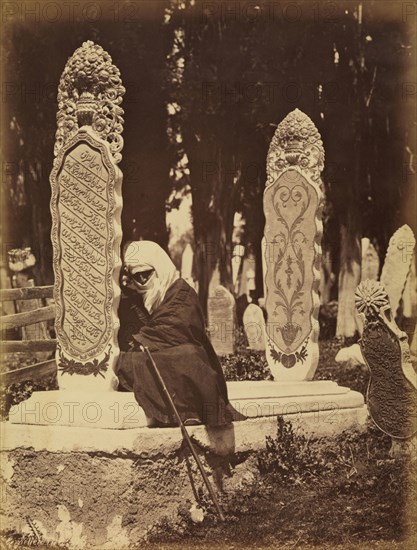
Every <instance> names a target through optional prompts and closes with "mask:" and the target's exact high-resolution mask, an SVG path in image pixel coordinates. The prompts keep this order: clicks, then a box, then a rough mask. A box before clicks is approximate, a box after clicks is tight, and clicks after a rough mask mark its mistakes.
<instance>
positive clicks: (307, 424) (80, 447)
mask: <svg viewBox="0 0 417 550" xmlns="http://www.w3.org/2000/svg"><path fill="white" fill-rule="evenodd" d="M327 413H328V411H323V414H320V411H319V413H318V414H317V412H315V411H314V412H307V413H303V414H302V415H297V414H293V413H288V414H286V415H284V417H285V418H286V419H287V420H291V422H292V423H293V425H294V426H295V427H296V428H299V429H301V430H303V432H304V433H306V434H310V435H314V436H315V437H326V436H334V435H337V434H339V433H341V432H342V431H343V430H345V429H358V430H362V429H364V427H365V424H366V421H367V418H368V413H367V408H366V405H363V406H360V407H354V408H346V409H343V410H342V409H341V410H339V411H338V414H337V415H329V414H327ZM187 431H188V433H189V434H190V436H191V439H192V440H193V441H195V442H197V443H198V444H199V445H201V446H203V447H204V448H206V449H210V451H211V452H213V453H215V454H218V455H224V454H225V452H226V451H227V452H231V439H233V441H234V443H233V445H232V447H233V449H232V452H245V451H248V450H256V449H260V448H263V447H264V445H265V437H266V436H267V435H270V436H275V435H276V431H277V422H276V417H265V418H251V419H248V420H245V421H242V422H233V424H231V425H229V426H226V427H222V428H208V427H206V426H190V427H188V428H187ZM0 432H1V435H2V437H1V443H0V451H11V450H13V449H18V448H22V449H33V450H34V451H35V452H40V451H49V452H53V453H55V452H64V453H71V452H87V453H96V452H102V453H106V454H117V455H118V456H120V457H122V456H124V455H129V456H132V455H139V456H147V457H151V456H153V455H158V454H161V453H163V454H164V455H169V454H170V453H172V452H174V451H175V450H178V448H179V447H180V446H181V444H182V434H181V430H180V429H179V428H148V427H142V428H134V429H131V430H118V431H114V430H111V429H98V430H97V429H94V428H91V427H83V428H79V429H77V430H74V429H73V428H72V427H70V426H56V425H55V426H53V425H48V426H41V425H39V426H34V425H31V426H29V425H23V424H14V425H11V424H10V422H1V423H0Z"/></svg>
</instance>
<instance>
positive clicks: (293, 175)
mask: <svg viewBox="0 0 417 550" xmlns="http://www.w3.org/2000/svg"><path fill="white" fill-rule="evenodd" d="M323 166H324V149H323V144H322V141H321V138H320V134H319V133H318V131H317V129H316V127H315V126H314V124H313V123H312V121H311V120H310V119H309V118H308V117H307V116H306V115H305V114H304V113H302V112H301V111H299V110H298V109H296V110H295V111H293V112H291V113H290V114H289V115H287V117H286V118H285V119H284V120H283V121H282V122H281V123H280V124H279V125H278V128H277V130H276V132H275V135H274V137H273V138H272V141H271V145H270V148H269V152H268V157H267V176H268V178H267V184H266V188H265V192H264V213H265V218H266V224H265V232H264V234H265V263H266V274H265V275H264V276H265V281H266V287H267V294H266V302H265V305H266V310H267V316H268V319H267V335H268V336H267V346H266V355H267V360H268V364H269V366H270V369H271V372H272V374H273V376H274V378H275V379H276V380H280V379H283V380H285V379H287V380H300V381H301V380H309V379H311V378H312V377H313V375H314V372H315V370H316V367H317V363H318V353H319V352H318V334H319V324H318V310H319V305H320V301H319V295H318V286H319V281H320V263H321V236H322V229H323V226H322V219H321V218H322V204H323V188H322V182H321V179H320V173H321V171H322V170H323Z"/></svg>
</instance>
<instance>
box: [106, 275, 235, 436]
mask: <svg viewBox="0 0 417 550" xmlns="http://www.w3.org/2000/svg"><path fill="white" fill-rule="evenodd" d="M119 318H120V330H119V346H120V350H121V354H120V359H119V362H118V366H117V372H116V374H117V376H118V377H119V388H120V389H121V390H125V391H133V392H134V394H135V398H136V400H137V402H138V403H139V405H140V406H141V407H142V408H143V409H144V411H145V414H146V415H147V416H148V417H152V418H154V419H156V420H157V422H159V423H161V424H165V425H166V424H168V425H176V424H177V423H176V420H175V417H174V415H173V414H172V412H171V410H170V408H169V406H168V404H167V402H166V398H164V396H163V392H162V390H161V388H160V385H159V383H158V381H157V380H156V379H155V377H154V375H153V371H152V369H151V367H150V364H149V359H148V358H147V356H146V354H145V353H144V352H142V351H140V349H139V346H140V345H143V346H147V347H148V348H149V351H150V352H151V353H152V356H153V358H154V360H155V363H156V365H157V367H158V369H159V371H160V373H161V375H162V378H163V380H164V382H165V385H166V387H167V389H168V391H169V393H170V394H171V397H172V398H173V400H174V403H175V405H176V407H177V409H178V412H179V414H180V416H181V419H182V420H183V421H186V420H190V419H194V420H198V421H200V422H202V423H203V424H207V425H212V426H217V425H222V424H227V423H229V422H231V421H232V420H233V419H243V418H244V417H243V416H241V415H239V413H237V411H235V410H234V409H233V408H232V407H231V405H230V404H229V401H228V396H227V387H226V382H225V379H224V376H223V371H222V368H221V365H220V362H219V360H218V358H217V355H216V353H215V351H214V349H213V346H212V345H211V343H210V340H209V339H208V337H207V334H206V332H205V327H204V317H203V312H202V310H201V307H200V303H199V301H198V296H197V294H196V292H195V291H194V289H192V288H191V287H190V285H189V284H188V283H187V282H186V281H184V279H178V280H177V281H175V282H174V283H173V284H172V285H171V286H170V288H169V289H168V291H167V292H166V295H165V297H164V300H163V301H162V303H161V304H160V305H159V306H158V307H157V308H156V310H155V311H154V312H153V313H152V314H149V313H148V311H147V310H146V308H145V307H144V305H143V301H142V298H141V296H140V294H138V293H137V292H134V291H133V292H129V294H128V295H126V296H123V297H122V299H121V302H120V307H119Z"/></svg>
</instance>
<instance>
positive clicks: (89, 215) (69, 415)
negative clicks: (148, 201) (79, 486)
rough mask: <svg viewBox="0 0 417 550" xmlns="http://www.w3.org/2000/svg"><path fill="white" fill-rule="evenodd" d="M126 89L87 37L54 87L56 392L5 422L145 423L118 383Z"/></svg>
mask: <svg viewBox="0 0 417 550" xmlns="http://www.w3.org/2000/svg"><path fill="white" fill-rule="evenodd" d="M124 93H125V89H124V87H123V86H122V82H121V79H120V73H119V70H118V69H117V67H115V66H114V65H113V64H112V60H111V57H110V55H109V54H108V53H107V52H105V51H104V50H103V49H102V48H101V47H100V46H98V45H96V44H94V43H93V42H91V41H88V42H84V44H83V45H82V46H81V47H80V48H78V49H77V50H76V51H75V53H74V54H73V56H72V57H71V58H70V59H69V60H68V62H67V64H66V67H65V69H64V72H63V73H62V76H61V81H60V84H59V89H58V114H57V123H58V130H57V132H56V141H55V150H54V152H55V160H54V165H53V169H52V172H51V176H50V181H51V187H52V197H51V213H52V232H51V238H52V244H53V265H54V273H55V285H54V298H55V303H56V319H55V329H56V336H57V352H56V363H57V368H58V372H57V377H58V385H59V390H55V391H44V392H42V391H40V392H34V393H33V394H32V395H31V397H30V398H29V399H28V400H27V401H23V402H22V403H20V404H19V405H18V406H16V407H14V408H12V410H11V411H10V422H12V423H18V424H47V425H50V424H55V425H65V426H73V427H77V426H88V427H92V428H134V427H139V426H146V425H147V419H146V416H145V413H144V411H143V409H142V408H140V407H139V405H138V404H137V402H136V400H135V397H134V395H133V393H132V392H117V393H116V392H113V391H112V390H115V389H116V388H117V383H118V380H117V376H116V375H115V372H114V368H115V366H116V362H117V359H118V356H119V347H118V343H117V333H118V329H119V319H118V315H117V310H118V305H119V298H120V286H119V273H120V267H121V259H120V242H121V237H122V230H121V225H120V215H121V209H122V197H121V183H122V173H121V171H120V170H119V168H118V167H117V164H118V162H120V160H121V150H122V147H123V139H122V135H121V133H122V130H123V110H122V108H121V107H120V104H121V102H122V96H123V94H124Z"/></svg>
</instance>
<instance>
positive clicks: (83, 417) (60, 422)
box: [9, 390, 148, 430]
mask: <svg viewBox="0 0 417 550" xmlns="http://www.w3.org/2000/svg"><path fill="white" fill-rule="evenodd" d="M9 419H10V422H11V423H12V424H35V425H55V426H71V427H74V428H76V427H85V428H109V429H119V430H120V429H126V428H140V427H146V426H147V425H148V422H147V419H146V416H145V413H144V411H143V409H142V408H141V407H139V405H138V403H137V401H136V399H135V396H134V395H133V393H131V392H116V391H108V392H97V393H93V392H91V391H89V392H87V391H86V392H82V391H77V392H75V391H72V390H56V391H38V392H33V394H32V395H31V396H30V397H29V399H27V400H26V401H22V402H21V403H19V404H18V405H15V406H14V407H12V408H11V410H10V414H9Z"/></svg>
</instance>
